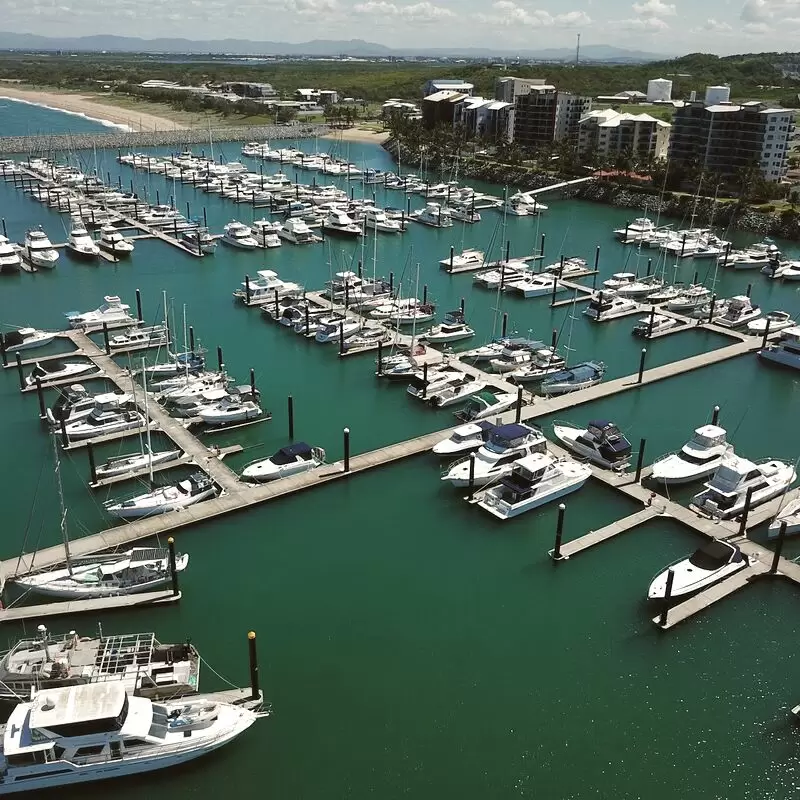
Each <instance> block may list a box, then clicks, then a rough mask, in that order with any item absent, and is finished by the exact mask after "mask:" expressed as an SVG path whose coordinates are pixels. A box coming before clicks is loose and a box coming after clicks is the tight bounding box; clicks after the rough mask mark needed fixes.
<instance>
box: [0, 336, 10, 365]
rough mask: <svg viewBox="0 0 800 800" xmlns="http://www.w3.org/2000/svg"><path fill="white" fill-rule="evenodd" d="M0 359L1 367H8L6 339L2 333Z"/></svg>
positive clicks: (0, 337)
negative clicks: (0, 358) (0, 360)
mask: <svg viewBox="0 0 800 800" xmlns="http://www.w3.org/2000/svg"><path fill="white" fill-rule="evenodd" d="M0 357H2V359H3V366H4V367H7V366H8V353H7V352H6V337H5V334H4V333H0Z"/></svg>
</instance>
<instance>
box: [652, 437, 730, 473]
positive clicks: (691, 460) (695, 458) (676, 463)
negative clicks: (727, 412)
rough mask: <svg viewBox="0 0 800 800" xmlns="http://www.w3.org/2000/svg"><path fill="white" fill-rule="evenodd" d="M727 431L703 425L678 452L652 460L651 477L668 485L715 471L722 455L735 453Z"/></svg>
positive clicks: (723, 456)
mask: <svg viewBox="0 0 800 800" xmlns="http://www.w3.org/2000/svg"><path fill="white" fill-rule="evenodd" d="M726 437H727V433H726V431H725V429H724V428H720V427H719V426H718V425H703V426H701V427H700V428H697V429H696V430H695V432H694V436H692V438H691V439H690V440H689V441H688V442H686V444H685V445H683V447H681V449H680V450H679V451H678V452H677V453H670V454H668V455H665V456H662V457H661V458H658V459H656V460H655V461H654V462H653V468H652V469H653V471H652V474H651V478H652V479H653V480H654V481H658V482H659V483H664V484H666V485H668V486H669V485H673V484H680V483H691V482H692V481H699V480H702V479H703V478H707V477H708V476H709V475H711V474H712V473H714V472H716V470H717V468H718V467H719V466H720V464H721V463H722V460H723V458H725V456H727V455H731V454H733V446H732V445H731V444H729V443H728V441H727V439H726Z"/></svg>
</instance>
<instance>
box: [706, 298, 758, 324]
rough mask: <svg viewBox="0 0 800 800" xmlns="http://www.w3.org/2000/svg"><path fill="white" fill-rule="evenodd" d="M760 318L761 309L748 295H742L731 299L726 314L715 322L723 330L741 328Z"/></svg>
mask: <svg viewBox="0 0 800 800" xmlns="http://www.w3.org/2000/svg"><path fill="white" fill-rule="evenodd" d="M760 316H761V309H760V308H759V307H758V306H757V305H754V304H753V303H752V302H751V301H750V298H749V297H747V295H744V294H740V295H736V296H735V297H731V298H730V300H729V301H728V307H727V309H726V310H725V313H724V314H722V315H720V316H719V317H717V318H716V319H715V322H716V324H717V325H721V326H722V327H723V328H741V327H742V326H743V325H746V324H747V323H748V322H752V321H753V320H754V319H755V318H756V317H760Z"/></svg>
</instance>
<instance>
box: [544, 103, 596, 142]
mask: <svg viewBox="0 0 800 800" xmlns="http://www.w3.org/2000/svg"><path fill="white" fill-rule="evenodd" d="M591 110H592V98H591V97H583V96H582V95H579V94H572V93H571V92H559V93H558V97H557V98H556V127H555V131H554V132H553V138H554V139H555V140H556V141H557V142H562V141H566V142H569V144H571V145H573V147H575V146H577V144H578V134H579V132H580V122H581V120H582V119H583V118H584V117H585V116H586V115H587V114H588V113H589V112H590V111H591Z"/></svg>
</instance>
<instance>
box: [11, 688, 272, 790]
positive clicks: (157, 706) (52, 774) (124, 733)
mask: <svg viewBox="0 0 800 800" xmlns="http://www.w3.org/2000/svg"><path fill="white" fill-rule="evenodd" d="M256 719H258V714H257V713H256V712H255V711H252V710H250V709H248V708H246V707H245V706H241V705H233V704H230V703H223V702H217V701H213V700H209V699H204V698H202V697H200V698H185V699H182V700H168V701H164V702H163V703H155V702H153V701H152V700H149V699H147V698H145V697H130V696H128V695H127V694H126V692H125V687H124V686H123V685H122V684H120V683H119V682H110V683H90V684H87V685H84V686H72V687H67V688H63V689H48V690H46V691H43V692H39V693H38V694H37V695H36V696H35V697H34V698H33V699H32V700H30V701H23V702H20V703H19V704H18V705H17V706H16V707H15V708H14V710H13V711H12V712H11V716H10V717H9V721H8V723H7V724H6V725H5V726H4V729H5V731H4V735H3V745H2V752H0V767H1V768H2V772H3V785H2V788H0V792H2V793H3V794H6V793H12V792H14V793H16V792H23V791H29V792H35V793H37V794H38V792H41V791H43V790H45V789H48V788H53V789H55V788H60V789H62V790H63V789H65V788H66V787H69V786H73V785H76V784H84V783H88V782H90V781H96V780H103V779H107V778H109V777H125V776H131V775H141V774H142V773H145V772H151V771H154V770H158V769H163V768H165V767H176V766H178V765H180V764H185V763H187V762H189V761H193V760H194V759H196V758H199V757H200V756H203V755H206V754H208V753H210V752H212V751H214V750H216V749H218V748H220V747H222V746H224V745H226V744H228V743H229V742H231V741H233V740H234V739H235V738H236V737H237V736H239V735H240V734H242V733H244V731H246V730H247V729H248V728H249V727H250V726H251V725H252V724H253V723H254V722H255V721H256Z"/></svg>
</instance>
